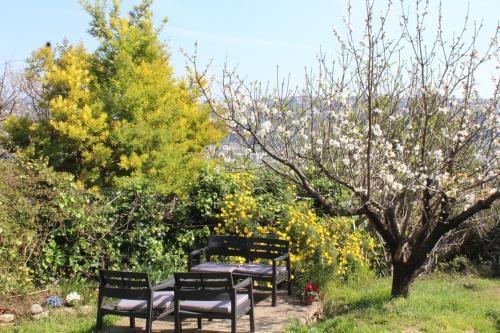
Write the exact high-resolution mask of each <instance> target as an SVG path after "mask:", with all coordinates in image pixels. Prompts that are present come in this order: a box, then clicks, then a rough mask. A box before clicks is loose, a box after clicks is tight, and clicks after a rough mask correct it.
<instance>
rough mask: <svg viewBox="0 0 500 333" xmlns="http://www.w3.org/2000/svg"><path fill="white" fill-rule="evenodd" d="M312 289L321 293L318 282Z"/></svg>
mask: <svg viewBox="0 0 500 333" xmlns="http://www.w3.org/2000/svg"><path fill="white" fill-rule="evenodd" d="M312 290H314V292H315V293H319V288H318V285H317V284H313V285H312Z"/></svg>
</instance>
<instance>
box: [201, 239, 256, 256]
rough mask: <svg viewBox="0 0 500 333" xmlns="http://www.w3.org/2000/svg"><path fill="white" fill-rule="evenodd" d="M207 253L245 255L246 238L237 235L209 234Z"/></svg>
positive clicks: (210, 254) (209, 254)
mask: <svg viewBox="0 0 500 333" xmlns="http://www.w3.org/2000/svg"><path fill="white" fill-rule="evenodd" d="M207 247H208V249H207V255H208V256H212V255H220V256H235V257H246V255H247V240H246V238H245V237H238V236H211V237H210V238H209V239H208V246H207Z"/></svg>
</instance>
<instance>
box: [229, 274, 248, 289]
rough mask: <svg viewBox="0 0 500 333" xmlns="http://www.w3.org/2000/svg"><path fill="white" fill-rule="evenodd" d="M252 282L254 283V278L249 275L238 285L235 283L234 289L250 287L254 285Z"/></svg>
mask: <svg viewBox="0 0 500 333" xmlns="http://www.w3.org/2000/svg"><path fill="white" fill-rule="evenodd" d="M252 283H253V282H252V278H251V277H248V278H246V279H245V280H243V281H241V282H240V283H238V284H237V285H235V286H234V287H233V288H232V289H234V290H236V289H243V288H248V287H250V286H252Z"/></svg>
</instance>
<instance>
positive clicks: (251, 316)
mask: <svg viewBox="0 0 500 333" xmlns="http://www.w3.org/2000/svg"><path fill="white" fill-rule="evenodd" d="M249 315H250V332H255V320H254V314H253V306H252V307H251V308H250V313H249Z"/></svg>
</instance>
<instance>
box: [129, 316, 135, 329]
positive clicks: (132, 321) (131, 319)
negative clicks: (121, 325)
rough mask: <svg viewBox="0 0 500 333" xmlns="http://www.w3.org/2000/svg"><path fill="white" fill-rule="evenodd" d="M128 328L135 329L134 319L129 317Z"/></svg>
mask: <svg viewBox="0 0 500 333" xmlns="http://www.w3.org/2000/svg"><path fill="white" fill-rule="evenodd" d="M130 327H132V328H134V327H135V318H134V317H130Z"/></svg>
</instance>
